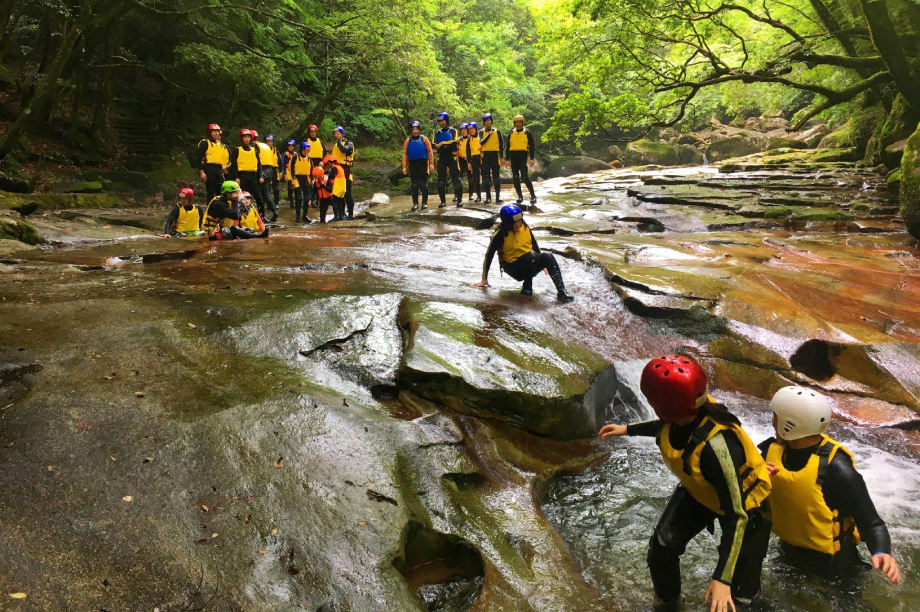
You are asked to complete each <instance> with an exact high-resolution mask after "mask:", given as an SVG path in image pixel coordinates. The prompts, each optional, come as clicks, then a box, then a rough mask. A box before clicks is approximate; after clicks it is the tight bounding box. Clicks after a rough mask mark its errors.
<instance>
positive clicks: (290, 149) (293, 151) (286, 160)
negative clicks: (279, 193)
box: [281, 138, 297, 210]
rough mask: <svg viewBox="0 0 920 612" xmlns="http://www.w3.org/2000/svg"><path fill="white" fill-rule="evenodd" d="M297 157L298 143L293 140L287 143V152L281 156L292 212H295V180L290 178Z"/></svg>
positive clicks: (282, 172)
mask: <svg viewBox="0 0 920 612" xmlns="http://www.w3.org/2000/svg"><path fill="white" fill-rule="evenodd" d="M296 156H297V141H296V140H294V139H293V138H292V139H290V140H288V141H287V151H285V152H284V153H283V154H282V155H281V176H283V177H284V182H285V183H287V192H288V203H289V204H290V205H291V210H294V179H292V178H289V177H290V175H291V162H292V161H293V160H294V158H295V157H296Z"/></svg>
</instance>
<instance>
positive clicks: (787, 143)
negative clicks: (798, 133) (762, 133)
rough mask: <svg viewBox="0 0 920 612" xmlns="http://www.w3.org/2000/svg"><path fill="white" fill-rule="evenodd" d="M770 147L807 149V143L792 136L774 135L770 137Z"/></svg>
mask: <svg viewBox="0 0 920 612" xmlns="http://www.w3.org/2000/svg"><path fill="white" fill-rule="evenodd" d="M770 148H771V149H807V148H808V145H807V144H806V143H804V142H802V141H801V140H793V139H792V138H783V137H781V136H776V137H774V138H771V139H770Z"/></svg>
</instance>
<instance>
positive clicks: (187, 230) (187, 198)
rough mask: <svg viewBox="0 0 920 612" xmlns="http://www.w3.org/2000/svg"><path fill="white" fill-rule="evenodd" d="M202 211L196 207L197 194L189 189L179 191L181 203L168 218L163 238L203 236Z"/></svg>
mask: <svg viewBox="0 0 920 612" xmlns="http://www.w3.org/2000/svg"><path fill="white" fill-rule="evenodd" d="M203 233H204V232H202V231H201V211H200V210H198V207H197V206H195V192H194V191H193V190H191V189H189V188H188V187H186V188H185V189H180V190H179V202H178V203H177V204H176V206H175V208H173V209H172V210H171V211H170V213H169V216H168V217H167V218H166V227H164V228H163V234H162V236H163V237H167V238H168V237H174V238H179V237H182V236H201V235H202V234H203Z"/></svg>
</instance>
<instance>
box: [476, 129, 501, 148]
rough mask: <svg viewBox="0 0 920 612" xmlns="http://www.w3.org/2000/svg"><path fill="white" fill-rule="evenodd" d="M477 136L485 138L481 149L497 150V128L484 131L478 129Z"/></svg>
mask: <svg viewBox="0 0 920 612" xmlns="http://www.w3.org/2000/svg"><path fill="white" fill-rule="evenodd" d="M479 138H480V139H481V140H485V142H483V143H482V147H481V150H482V151H483V152H485V151H499V150H500V147H499V142H498V130H496V129H495V128H492V129H491V130H488V131H486V130H485V129H482V130H480V131H479Z"/></svg>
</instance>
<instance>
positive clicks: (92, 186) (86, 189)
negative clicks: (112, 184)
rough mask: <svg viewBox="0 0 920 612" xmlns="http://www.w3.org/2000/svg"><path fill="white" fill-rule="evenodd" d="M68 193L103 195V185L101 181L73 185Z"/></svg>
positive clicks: (68, 189)
mask: <svg viewBox="0 0 920 612" xmlns="http://www.w3.org/2000/svg"><path fill="white" fill-rule="evenodd" d="M65 191H66V192H67V193H102V183H100V182H99V181H87V182H84V183H77V184H75V185H71V186H70V187H68V188H67V189H66V190H65Z"/></svg>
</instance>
